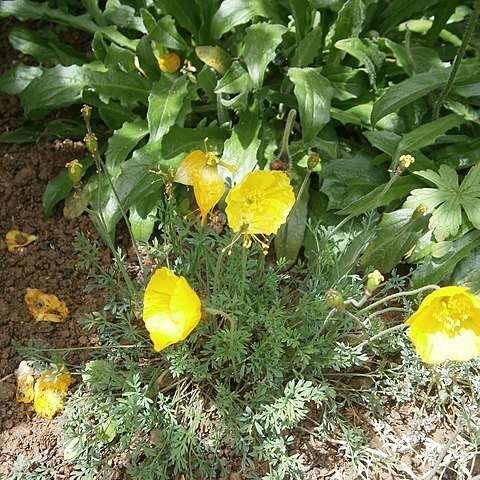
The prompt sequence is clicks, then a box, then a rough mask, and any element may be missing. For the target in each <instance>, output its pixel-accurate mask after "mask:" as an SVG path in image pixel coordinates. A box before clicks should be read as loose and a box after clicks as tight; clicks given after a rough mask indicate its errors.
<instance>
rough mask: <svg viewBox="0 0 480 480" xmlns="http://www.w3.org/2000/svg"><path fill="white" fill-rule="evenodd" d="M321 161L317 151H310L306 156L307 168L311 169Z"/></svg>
mask: <svg viewBox="0 0 480 480" xmlns="http://www.w3.org/2000/svg"><path fill="white" fill-rule="evenodd" d="M320 162H321V158H320V155H319V154H318V153H311V154H310V155H309V156H308V160H307V168H308V170H313V169H314V168H315V167H316V166H317V165H318V164H319V163H320Z"/></svg>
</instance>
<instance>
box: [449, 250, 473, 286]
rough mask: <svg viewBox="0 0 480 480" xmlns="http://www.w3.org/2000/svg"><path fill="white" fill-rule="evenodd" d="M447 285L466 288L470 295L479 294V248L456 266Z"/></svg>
mask: <svg viewBox="0 0 480 480" xmlns="http://www.w3.org/2000/svg"><path fill="white" fill-rule="evenodd" d="M448 283H449V285H458V286H461V287H468V288H470V290H471V291H472V293H474V294H476V295H478V293H479V292H480V248H479V247H477V248H475V250H473V251H472V252H470V253H469V254H468V255H467V256H465V257H464V258H462V260H460V261H459V262H458V264H457V265H456V267H455V269H454V270H453V272H452V274H451V275H450V277H448Z"/></svg>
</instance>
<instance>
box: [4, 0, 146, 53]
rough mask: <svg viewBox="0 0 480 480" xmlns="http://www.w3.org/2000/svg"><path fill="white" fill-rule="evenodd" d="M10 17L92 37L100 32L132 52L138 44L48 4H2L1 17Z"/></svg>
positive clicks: (110, 28)
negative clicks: (38, 22)
mask: <svg viewBox="0 0 480 480" xmlns="http://www.w3.org/2000/svg"><path fill="white" fill-rule="evenodd" d="M9 16H15V17H17V18H21V19H22V20H46V21H52V22H56V23H59V24H60V25H65V26H66V27H69V28H78V29H79V30H84V31H86V32H90V33H91V34H92V35H93V34H94V33H96V32H98V33H100V34H102V35H103V36H104V37H105V38H107V39H108V40H111V41H112V42H115V43H117V44H118V45H120V46H122V47H126V48H130V49H131V50H135V47H136V44H137V41H136V40H130V39H129V38H127V37H125V36H124V35H122V34H121V33H120V32H118V31H117V27H116V26H108V27H102V26H99V25H97V24H96V23H95V22H93V21H92V20H91V18H90V17H89V16H88V15H71V14H69V13H67V12H66V11H65V10H63V9H60V8H58V9H56V8H51V7H49V6H48V4H47V2H43V3H38V2H32V1H30V0H15V1H11V2H2V8H0V17H9Z"/></svg>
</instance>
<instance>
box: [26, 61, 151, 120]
mask: <svg viewBox="0 0 480 480" xmlns="http://www.w3.org/2000/svg"><path fill="white" fill-rule="evenodd" d="M90 88H92V89H95V91H96V92H97V93H98V94H99V95H100V96H101V97H102V101H104V102H105V103H106V102H107V101H108V99H109V98H116V99H119V100H120V101H122V103H125V104H126V105H134V104H136V103H143V104H146V103H147V95H148V91H149V90H150V82H149V81H148V80H147V79H145V78H142V77H141V76H140V74H138V75H130V74H128V73H125V72H121V71H120V70H116V69H113V68H112V69H109V70H107V71H95V70H92V69H90V68H87V67H86V66H83V67H79V66H77V65H72V66H70V67H63V66H60V65H59V66H56V67H53V68H50V69H48V70H45V71H44V72H43V73H42V75H41V76H40V77H37V78H35V79H33V80H32V81H31V82H30V84H29V85H28V86H27V87H26V88H25V90H23V91H22V92H21V94H20V101H21V102H22V105H23V106H24V109H25V115H27V116H28V117H30V118H33V119H39V118H41V117H42V116H44V115H46V114H47V113H48V112H50V111H51V110H53V109H59V108H63V107H67V106H69V105H72V104H74V103H79V102H80V101H81V100H82V92H83V90H84V89H90Z"/></svg>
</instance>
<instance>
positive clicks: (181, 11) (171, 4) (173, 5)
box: [155, 0, 211, 38]
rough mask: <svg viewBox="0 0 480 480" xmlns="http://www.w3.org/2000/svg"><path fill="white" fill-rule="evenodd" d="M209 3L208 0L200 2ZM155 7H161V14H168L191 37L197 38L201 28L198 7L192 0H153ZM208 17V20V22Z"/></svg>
mask: <svg viewBox="0 0 480 480" xmlns="http://www.w3.org/2000/svg"><path fill="white" fill-rule="evenodd" d="M201 2H202V3H210V0H201ZM155 5H158V6H160V7H161V9H162V12H168V13H169V14H170V15H172V16H173V17H174V18H175V20H176V21H177V23H178V25H179V26H180V27H182V28H184V29H185V30H187V31H188V32H189V33H190V34H191V35H192V36H193V37H195V38H197V37H198V31H199V29H200V27H201V23H202V22H201V19H200V16H199V7H198V5H197V2H196V1H194V0H155ZM210 19H211V17H209V19H208V20H210Z"/></svg>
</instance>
